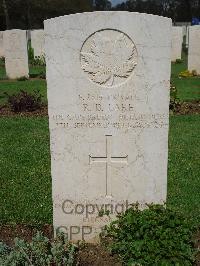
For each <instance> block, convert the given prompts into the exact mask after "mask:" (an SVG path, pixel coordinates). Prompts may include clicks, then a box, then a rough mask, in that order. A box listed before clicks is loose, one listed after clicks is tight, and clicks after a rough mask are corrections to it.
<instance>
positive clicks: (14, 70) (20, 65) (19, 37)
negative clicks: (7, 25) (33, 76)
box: [3, 30, 29, 79]
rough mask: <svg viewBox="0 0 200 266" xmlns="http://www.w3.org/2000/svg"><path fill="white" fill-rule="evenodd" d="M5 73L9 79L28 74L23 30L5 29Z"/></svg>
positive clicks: (25, 39) (25, 41)
mask: <svg viewBox="0 0 200 266" xmlns="http://www.w3.org/2000/svg"><path fill="white" fill-rule="evenodd" d="M3 40H4V52H5V66H6V74H7V76H8V78H10V79H16V78H20V77H24V76H26V77H28V76H29V68H28V52H27V36H26V31H25V30H7V31H4V34H3Z"/></svg>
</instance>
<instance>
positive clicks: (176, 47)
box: [171, 27, 183, 62]
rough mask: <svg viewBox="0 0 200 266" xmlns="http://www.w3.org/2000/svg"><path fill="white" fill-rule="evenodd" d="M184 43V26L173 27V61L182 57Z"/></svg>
mask: <svg viewBox="0 0 200 266" xmlns="http://www.w3.org/2000/svg"><path fill="white" fill-rule="evenodd" d="M182 45H183V28H182V27H172V57H171V60H172V62H174V61H176V59H181V54H182Z"/></svg>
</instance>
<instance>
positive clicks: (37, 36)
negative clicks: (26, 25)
mask: <svg viewBox="0 0 200 266" xmlns="http://www.w3.org/2000/svg"><path fill="white" fill-rule="evenodd" d="M31 46H32V48H33V49H34V56H35V57H41V56H44V30H33V31H31Z"/></svg>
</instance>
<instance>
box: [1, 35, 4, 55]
mask: <svg viewBox="0 0 200 266" xmlns="http://www.w3.org/2000/svg"><path fill="white" fill-rule="evenodd" d="M0 57H4V49H3V31H0Z"/></svg>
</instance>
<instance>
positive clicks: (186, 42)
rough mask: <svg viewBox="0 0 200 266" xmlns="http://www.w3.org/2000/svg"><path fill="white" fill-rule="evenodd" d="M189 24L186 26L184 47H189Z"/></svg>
mask: <svg viewBox="0 0 200 266" xmlns="http://www.w3.org/2000/svg"><path fill="white" fill-rule="evenodd" d="M189 28H190V27H189V26H188V27H187V32H186V39H185V46H186V48H188V47H189Z"/></svg>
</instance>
